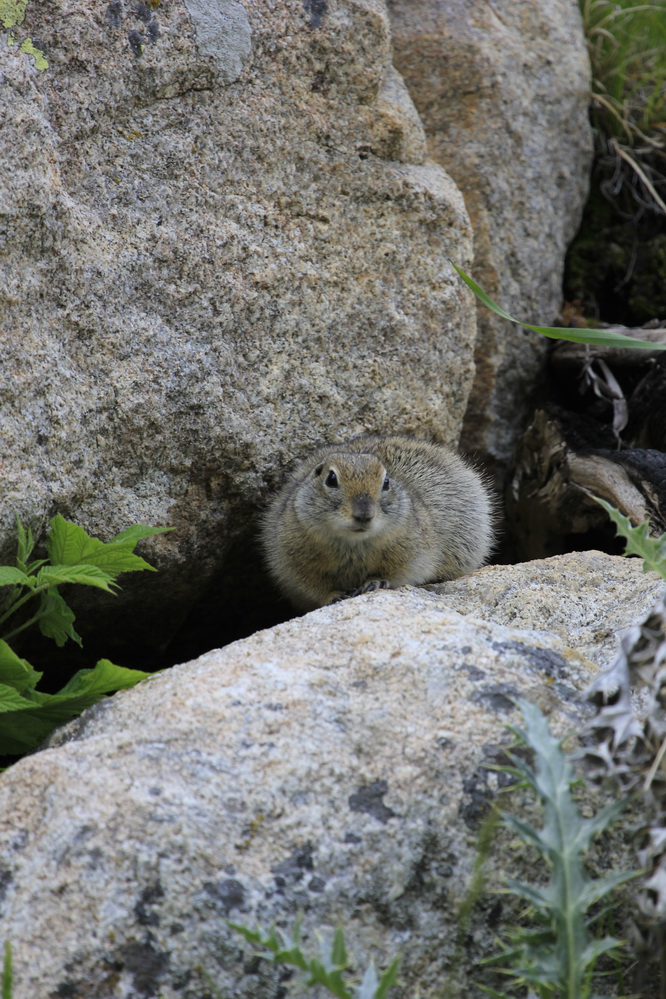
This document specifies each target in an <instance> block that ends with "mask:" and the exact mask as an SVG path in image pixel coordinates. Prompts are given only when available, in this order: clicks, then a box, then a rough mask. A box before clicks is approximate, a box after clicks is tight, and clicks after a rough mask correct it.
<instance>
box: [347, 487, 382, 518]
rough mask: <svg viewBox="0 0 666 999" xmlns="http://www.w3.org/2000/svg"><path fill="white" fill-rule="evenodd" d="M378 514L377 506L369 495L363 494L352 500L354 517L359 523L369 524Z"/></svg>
mask: <svg viewBox="0 0 666 999" xmlns="http://www.w3.org/2000/svg"><path fill="white" fill-rule="evenodd" d="M376 512H377V504H376V503H375V501H374V500H373V499H372V497H371V496H368V494H367V493H361V494H360V495H359V496H355V497H354V499H353V500H352V517H353V518H354V520H355V521H357V523H359V524H367V523H369V522H370V521H371V520H372V518H373V517H374V516H375V513H376Z"/></svg>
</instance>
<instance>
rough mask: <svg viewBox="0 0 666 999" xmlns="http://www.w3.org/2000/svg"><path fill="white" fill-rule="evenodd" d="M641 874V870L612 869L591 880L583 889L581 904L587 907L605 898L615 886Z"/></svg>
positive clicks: (617, 886)
mask: <svg viewBox="0 0 666 999" xmlns="http://www.w3.org/2000/svg"><path fill="white" fill-rule="evenodd" d="M640 874H641V871H611V873H610V874H605V875H604V876H603V877H599V878H595V879H594V881H589V882H588V883H587V884H586V885H585V887H584V888H583V890H582V891H581V904H582V905H584V907H585V909H587V908H588V907H589V906H590V905H594V903H595V902H598V901H599V900H600V899H602V898H605V897H606V896H607V895H608V894H610V892H611V891H613V889H614V888H619V886H620V885H623V884H626V883H627V881H633V880H634V878H637V877H638V876H639V875H640Z"/></svg>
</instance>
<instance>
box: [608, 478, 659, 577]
mask: <svg viewBox="0 0 666 999" xmlns="http://www.w3.org/2000/svg"><path fill="white" fill-rule="evenodd" d="M592 498H593V499H594V500H596V501H597V503H598V504H599V506H602V507H603V508H604V510H605V511H606V513H607V514H608V516H609V517H610V519H611V520H612V521H613V523H614V524H615V526H616V527H617V533H618V534H619V535H620V536H621V537H623V538H624V539H625V540H626V542H627V548H626V551H625V555H640V557H641V558H642V559H643V571H644V572H650V571H653V572H657V573H659V575H660V576H661V577H662V579H666V534H662V535H660V536H659V537H658V538H651V537H650V525H649V523H647V522H644V523H643V524H639V525H638V527H634V526H633V524H632V523H631V521H630V520H629V518H628V517H625V516H624V514H622V513H620V511H619V510H616V509H615V507H614V506H611V504H610V503H607V502H606V500H603V499H600V498H599V497H598V496H593V497H592Z"/></svg>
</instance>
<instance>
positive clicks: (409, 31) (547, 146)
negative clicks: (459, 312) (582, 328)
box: [389, 0, 592, 478]
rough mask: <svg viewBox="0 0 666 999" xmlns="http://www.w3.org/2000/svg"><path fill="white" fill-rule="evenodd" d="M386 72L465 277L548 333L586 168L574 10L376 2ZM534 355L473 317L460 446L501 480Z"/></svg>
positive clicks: (570, 6) (519, 337) (524, 336)
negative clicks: (385, 38)
mask: <svg viewBox="0 0 666 999" xmlns="http://www.w3.org/2000/svg"><path fill="white" fill-rule="evenodd" d="M389 10H390V13H391V25H392V31H393V46H394V62H395V65H396V67H397V69H398V70H399V71H400V73H401V74H402V76H403V77H404V79H405V82H406V83H407V86H408V88H409V92H410V94H411V96H412V98H413V99H414V103H415V105H416V107H417V109H418V112H419V114H420V116H421V120H422V121H423V124H424V127H425V130H426V134H427V137H428V153H429V155H430V156H431V157H432V158H433V159H434V160H436V161H437V162H438V163H441V164H442V165H443V166H444V167H445V168H446V170H447V171H448V172H449V173H450V174H451V176H452V177H453V178H454V180H455V181H456V183H457V184H458V186H459V187H460V190H461V191H462V192H463V194H464V196H465V203H466V205H467V209H468V211H469V213H470V217H471V219H472V225H473V228H474V254H475V260H474V271H473V273H474V276H475V277H476V279H477V281H479V282H480V284H481V285H482V286H483V287H484V288H485V290H486V291H487V292H488V293H489V294H490V295H492V296H493V297H495V298H496V300H499V301H500V302H501V304H502V305H503V307H504V308H505V309H507V310H508V311H509V312H510V313H511V314H512V315H514V316H517V317H518V318H521V319H524V320H525V321H526V322H531V323H537V324H541V325H547V326H548V325H552V324H553V322H554V320H555V319H556V318H557V316H558V315H559V311H560V306H561V297H562V273H563V267H564V255H565V252H566V249H567V245H568V243H569V242H570V241H571V239H572V238H573V237H574V235H575V233H576V230H577V228H578V225H579V222H580V218H581V214H582V210H583V206H584V203H585V199H586V196H587V189H588V177H589V170H590V165H591V158H592V132H591V127H590V123H589V120H588V106H589V100H590V69H589V62H588V57H587V50H586V46H585V39H584V35H583V29H582V22H581V15H580V9H579V4H578V0H534V2H531V3H514V2H512V0H500V2H499V3H492V4H489V3H485V2H483V0H471V2H470V0H446V2H442V0H389ZM546 347H547V341H545V340H544V339H543V338H540V337H539V336H538V335H537V334H532V333H528V332H527V331H525V330H521V329H519V328H517V327H514V326H511V324H510V323H507V322H506V321H504V320H502V319H500V318H499V317H497V316H495V315H493V314H492V313H490V312H489V311H488V310H486V309H482V308H480V309H479V337H478V341H477V349H476V366H477V370H476V380H475V383H474V389H473V392H472V395H471V399H470V404H469V409H468V412H467V416H466V418H465V428H464V432H463V438H462V440H463V443H464V445H465V447H467V448H468V449H477V450H479V451H481V452H482V453H483V454H485V455H486V456H487V457H488V458H489V459H491V460H492V463H493V464H494V466H495V468H496V469H497V471H498V477H499V478H502V477H503V476H504V475H505V466H506V462H507V460H508V459H510V457H511V454H512V451H513V448H514V446H515V443H516V439H517V437H518V435H519V433H520V430H521V427H522V424H523V422H524V420H525V418H526V415H527V413H528V411H529V401H530V393H532V392H534V390H535V380H537V379H538V376H539V373H540V371H541V369H542V365H543V355H544V352H545V350H546Z"/></svg>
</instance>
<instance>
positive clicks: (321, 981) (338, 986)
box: [307, 958, 352, 999]
mask: <svg viewBox="0 0 666 999" xmlns="http://www.w3.org/2000/svg"><path fill="white" fill-rule="evenodd" d="M308 972H309V978H308V981H307V984H308V985H323V986H324V987H325V988H327V989H328V991H329V992H330V993H331V994H332V995H334V996H336V999H352V995H351V993H350V992H348V991H347V989H346V988H345V986H344V983H343V981H342V973H341V972H340V971H339V970H333V971H329V970H328V969H327V968H325V967H324V965H323V964H322V962H321V961H318V960H317V959H316V958H312V959H311V960H310V961H308Z"/></svg>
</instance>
